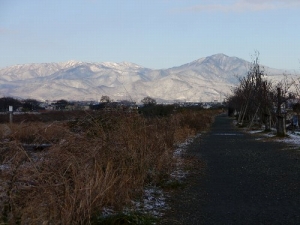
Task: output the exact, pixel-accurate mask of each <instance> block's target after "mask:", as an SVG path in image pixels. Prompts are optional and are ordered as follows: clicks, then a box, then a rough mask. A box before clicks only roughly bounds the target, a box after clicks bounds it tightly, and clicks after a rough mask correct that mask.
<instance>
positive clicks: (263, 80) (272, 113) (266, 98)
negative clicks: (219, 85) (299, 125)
mask: <svg viewBox="0 0 300 225" xmlns="http://www.w3.org/2000/svg"><path fill="white" fill-rule="evenodd" d="M299 81H300V80H299V78H298V79H296V78H292V77H289V76H288V75H286V74H283V79H282V80H281V81H278V82H274V81H272V80H270V79H267V74H266V72H265V71H264V68H263V67H261V66H260V64H259V53H256V55H255V59H254V60H253V63H252V64H251V66H250V68H249V70H248V73H247V75H246V76H245V77H240V78H239V85H238V86H237V87H235V88H234V89H233V90H232V95H231V96H229V98H228V113H229V115H232V114H235V116H236V117H237V124H238V125H239V126H248V127H249V128H251V127H252V126H253V125H254V122H256V123H258V124H259V125H264V128H265V131H270V130H271V128H272V126H273V127H275V128H276V130H277V135H278V136H285V135H286V115H287V108H292V109H293V111H294V114H295V116H294V118H295V120H294V123H293V122H292V125H296V121H297V120H298V119H297V115H298V114H299V111H300V91H299V90H300V85H299V84H300V82H299ZM296 114H297V115H296Z"/></svg>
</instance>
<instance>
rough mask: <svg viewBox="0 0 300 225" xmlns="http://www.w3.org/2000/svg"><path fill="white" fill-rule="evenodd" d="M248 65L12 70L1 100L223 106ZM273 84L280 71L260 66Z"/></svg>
mask: <svg viewBox="0 0 300 225" xmlns="http://www.w3.org/2000/svg"><path fill="white" fill-rule="evenodd" d="M250 66H251V63H250V62H248V61H245V60H243V59H240V58H237V57H229V56H227V55H224V54H216V55H212V56H208V57H204V58H200V59H198V60H195V61H193V62H191V63H187V64H184V65H181V66H178V67H173V68H169V69H160V70H153V69H149V68H145V67H142V66H139V65H137V64H134V63H129V62H121V63H113V62H102V63H91V62H79V61H68V62H63V63H39V64H34V63H33V64H24V65H14V66H11V67H6V68H2V69H0V96H2V97H3V96H11V97H17V98H23V99H26V98H34V99H38V100H59V99H66V100H94V101H98V100H99V99H100V98H101V96H102V95H106V96H109V97H110V98H111V99H113V100H131V101H136V102H140V101H141V99H143V98H144V97H146V96H150V97H152V98H154V99H156V100H157V102H170V101H171V102H172V101H189V102H199V101H215V100H217V101H220V100H221V101H222V100H224V98H225V97H226V96H227V95H228V94H230V93H231V89H232V87H234V86H235V85H237V83H238V78H237V76H244V75H246V74H247V71H248V70H249V68H250ZM264 69H265V73H266V74H267V75H268V76H270V77H272V78H274V79H277V78H278V76H281V75H282V74H283V73H284V71H283V70H278V69H272V68H268V67H264Z"/></svg>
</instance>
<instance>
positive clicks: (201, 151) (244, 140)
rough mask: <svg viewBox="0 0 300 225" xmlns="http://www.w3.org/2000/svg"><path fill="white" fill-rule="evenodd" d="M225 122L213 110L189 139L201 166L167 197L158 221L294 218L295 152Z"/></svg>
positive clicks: (298, 200)
mask: <svg viewBox="0 0 300 225" xmlns="http://www.w3.org/2000/svg"><path fill="white" fill-rule="evenodd" d="M231 124H232V119H230V118H228V117H226V116H218V117H217V118H216V121H215V123H214V124H213V126H212V129H211V131H210V132H208V133H207V134H205V135H203V136H201V138H199V139H196V140H195V141H194V143H193V144H191V146H190V148H189V150H188V154H191V155H195V156H196V157H197V158H199V159H200V160H201V161H202V162H203V163H204V164H205V167H204V169H203V171H202V172H201V173H199V174H194V175H192V176H191V177H189V178H188V183H189V185H188V186H187V187H186V188H184V190H180V191H177V193H176V194H175V196H174V197H172V199H171V200H170V205H171V210H170V211H169V212H168V213H167V214H166V216H165V218H163V221H162V224H187V225H193V224H203V225H206V224H214V225H216V224H222V225H225V224H243V225H244V224H254V225H261V224H272V225H274V224H284V225H286V224H300V152H299V151H297V150H284V148H286V146H284V145H283V144H280V143H276V142H262V141H258V140H255V138H257V137H256V136H255V135H249V134H245V133H243V132H241V131H239V130H238V129H235V128H234V127H233V126H231ZM203 163H202V164H203ZM199 165H200V164H199Z"/></svg>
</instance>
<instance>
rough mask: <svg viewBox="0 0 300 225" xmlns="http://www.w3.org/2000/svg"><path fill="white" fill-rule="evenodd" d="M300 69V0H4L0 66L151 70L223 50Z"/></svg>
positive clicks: (1, 0)
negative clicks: (74, 64)
mask: <svg viewBox="0 0 300 225" xmlns="http://www.w3.org/2000/svg"><path fill="white" fill-rule="evenodd" d="M255 50H258V51H259V52H260V62H261V63H262V64H264V65H267V66H270V67H274V68H278V69H293V70H299V69H300V1H299V0H198V1H196V0H109V1H108V0H0V68H2V67H5V66H10V65H14V64H24V63H39V62H63V61H68V60H79V61H88V62H106V61H111V62H122V61H129V62H133V63H137V64H139V65H141V66H145V67H148V68H152V69H162V68H169V67H173V66H179V65H182V64H185V63H188V62H191V61H193V60H196V59H199V58H202V57H205V56H209V55H213V54H216V53H224V54H226V55H229V56H236V57H240V58H243V59H245V60H249V61H251V55H253V54H254V51H255Z"/></svg>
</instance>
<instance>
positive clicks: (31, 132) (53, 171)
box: [0, 111, 215, 225]
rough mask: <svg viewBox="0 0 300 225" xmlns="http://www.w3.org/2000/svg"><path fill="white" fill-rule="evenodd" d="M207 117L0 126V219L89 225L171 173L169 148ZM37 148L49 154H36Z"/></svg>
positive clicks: (97, 117) (117, 116)
mask: <svg viewBox="0 0 300 225" xmlns="http://www.w3.org/2000/svg"><path fill="white" fill-rule="evenodd" d="M214 113H215V112H211V111H198V112H184V113H182V112H181V113H176V114H174V115H172V116H169V117H163V118H144V117H143V116H141V115H139V114H137V113H135V112H133V113H124V112H97V113H91V114H86V115H85V116H82V117H79V118H77V119H76V120H72V121H61V122H47V123H42V122H30V123H25V122H24V123H19V124H1V125H0V128H1V129H0V135H1V137H2V142H1V144H0V151H1V152H0V153H1V157H0V159H1V162H0V166H1V175H0V182H1V188H0V210H1V215H0V218H1V219H0V221H1V222H2V224H64V225H67V224H89V223H90V221H91V218H92V217H93V216H95V215H98V214H100V213H101V212H102V210H103V209H104V208H107V207H109V208H113V209H115V210H120V211H121V210H122V209H123V207H124V206H128V205H130V203H131V200H132V199H136V198H138V197H139V196H140V195H141V193H142V191H143V188H144V186H145V185H147V184H154V185H155V184H158V183H159V182H160V181H161V179H165V178H166V177H167V176H168V175H169V174H170V172H171V170H172V166H173V165H174V164H173V150H174V149H173V147H174V144H175V143H179V142H181V141H183V140H184V139H185V138H187V137H188V136H189V135H193V134H195V133H196V132H199V131H201V130H203V129H206V128H207V126H208V125H209V124H210V123H211V122H212V118H213V114H214ZM42 144H47V147H48V148H46V149H43V150H40V149H39V148H38V147H39V146H42ZM30 146H32V147H30ZM1 222H0V224H1Z"/></svg>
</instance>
